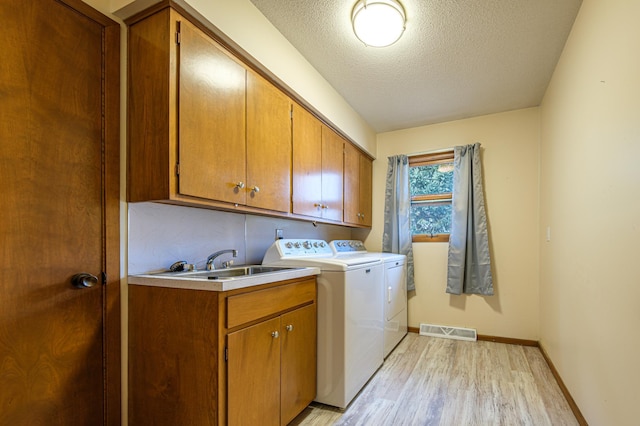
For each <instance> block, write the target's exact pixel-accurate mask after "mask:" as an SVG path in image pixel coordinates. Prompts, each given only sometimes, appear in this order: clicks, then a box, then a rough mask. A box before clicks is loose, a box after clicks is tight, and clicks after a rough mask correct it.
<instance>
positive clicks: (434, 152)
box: [405, 142, 482, 157]
mask: <svg viewBox="0 0 640 426" xmlns="http://www.w3.org/2000/svg"><path fill="white" fill-rule="evenodd" d="M476 143H480V142H475V143H472V144H469V145H475V144H476ZM480 146H482V145H480ZM453 148H454V147H453V146H452V147H451V148H440V149H434V150H432V151H422V152H413V153H411V154H405V155H406V156H408V157H411V156H414V155H425V154H440V153H441V152H447V151H453Z"/></svg>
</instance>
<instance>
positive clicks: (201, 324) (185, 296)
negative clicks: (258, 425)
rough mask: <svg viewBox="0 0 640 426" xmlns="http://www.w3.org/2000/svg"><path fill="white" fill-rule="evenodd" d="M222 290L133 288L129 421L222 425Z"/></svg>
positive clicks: (130, 320) (160, 423) (139, 423)
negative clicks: (219, 319) (219, 308)
mask: <svg viewBox="0 0 640 426" xmlns="http://www.w3.org/2000/svg"><path fill="white" fill-rule="evenodd" d="M218 294H219V293H217V292H213V291H196V290H182V289H173V288H164V287H145V286H135V285H132V286H129V306H130V310H129V424H132V425H144V424H153V425H172V426H173V425H178V424H193V425H216V424H218V423H217V417H218V406H217V399H216V397H215V396H216V395H217V392H218V386H217V383H218V382H217V381H218V375H217V374H218V350H217V348H218V339H219V334H218V330H217V321H216V320H215V317H216V314H217V303H218Z"/></svg>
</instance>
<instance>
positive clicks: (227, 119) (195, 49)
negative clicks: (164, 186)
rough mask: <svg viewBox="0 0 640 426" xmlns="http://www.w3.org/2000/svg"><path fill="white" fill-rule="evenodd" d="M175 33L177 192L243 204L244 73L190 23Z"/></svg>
mask: <svg viewBox="0 0 640 426" xmlns="http://www.w3.org/2000/svg"><path fill="white" fill-rule="evenodd" d="M179 31H180V38H181V41H180V44H179V46H178V66H179V74H178V79H179V85H178V88H179V89H178V103H179V117H178V119H179V125H178V134H179V138H178V139H179V141H178V144H179V158H178V162H179V164H180V171H179V192H180V194H183V195H190V196H194V197H200V198H206V199H211V200H220V201H226V202H230V203H238V204H245V200H246V191H245V189H244V188H245V186H246V182H245V180H246V179H245V174H246V171H245V160H246V147H245V140H246V137H245V129H246V126H245V99H246V96H245V94H246V71H245V68H244V67H243V66H242V65H240V64H239V63H237V62H236V61H235V60H233V59H232V58H231V57H230V56H229V55H228V54H226V53H225V52H224V51H223V50H221V49H220V48H219V47H218V46H217V45H216V44H215V42H214V41H213V40H212V39H211V38H210V37H208V36H207V35H205V34H204V33H203V32H202V31H200V30H199V29H198V28H196V27H195V26H194V25H193V24H191V23H190V22H188V21H186V20H182V21H181V22H180V24H179Z"/></svg>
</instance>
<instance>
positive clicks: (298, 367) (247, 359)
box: [227, 304, 316, 426]
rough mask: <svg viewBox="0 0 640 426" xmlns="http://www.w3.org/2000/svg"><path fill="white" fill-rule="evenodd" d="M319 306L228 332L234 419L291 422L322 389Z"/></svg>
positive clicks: (242, 422) (240, 422) (248, 422)
mask: <svg viewBox="0 0 640 426" xmlns="http://www.w3.org/2000/svg"><path fill="white" fill-rule="evenodd" d="M315 330H316V306H315V304H314V305H308V306H305V307H302V308H299V309H296V310H294V311H292V312H288V313H286V314H283V315H281V316H279V317H277V318H273V319H270V320H267V321H263V322H260V323H258V324H255V325H252V326H249V327H246V328H243V329H241V330H238V331H236V332H233V333H229V334H228V335H227V343H228V355H227V356H228V361H227V362H228V367H227V368H228V376H227V380H228V383H229V385H228V420H229V424H230V425H256V424H260V425H274V426H277V425H286V424H288V423H289V422H290V421H291V420H293V419H294V418H295V417H296V416H297V415H298V414H299V413H300V412H301V411H302V410H304V408H305V407H306V406H307V405H309V403H310V402H311V400H313V398H314V397H315V394H316V381H315V374H310V373H311V372H314V371H315V368H316V350H315V348H316V339H315Z"/></svg>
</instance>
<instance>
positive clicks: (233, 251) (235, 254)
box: [207, 249, 238, 271]
mask: <svg viewBox="0 0 640 426" xmlns="http://www.w3.org/2000/svg"><path fill="white" fill-rule="evenodd" d="M225 253H231V254H232V255H233V257H238V250H236V249H227V250H220V251H217V252H215V253H213V254H212V255H210V256H209V257H207V269H208V270H209V271H212V270H214V269H216V265H215V264H214V263H213V261H214V260H215V259H216V257H218V256H220V255H223V254H225ZM230 264H231V263H230V262H224V263H223V266H224V267H225V268H227V267H229V265H230Z"/></svg>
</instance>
